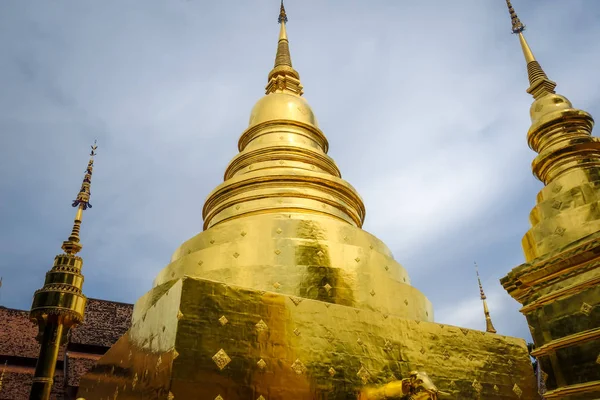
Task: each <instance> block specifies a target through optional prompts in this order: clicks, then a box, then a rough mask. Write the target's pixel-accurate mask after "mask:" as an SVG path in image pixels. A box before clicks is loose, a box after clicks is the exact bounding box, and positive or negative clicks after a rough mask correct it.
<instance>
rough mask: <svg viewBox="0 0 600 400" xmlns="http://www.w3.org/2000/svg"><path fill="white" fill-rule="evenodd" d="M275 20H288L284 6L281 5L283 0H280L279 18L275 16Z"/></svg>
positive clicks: (280, 21)
mask: <svg viewBox="0 0 600 400" xmlns="http://www.w3.org/2000/svg"><path fill="white" fill-rule="evenodd" d="M277 22H279V23H280V24H282V23H283V24H285V23H287V22H288V18H287V15H286V13H285V7H284V6H283V0H281V7H280V8H279V18H277Z"/></svg>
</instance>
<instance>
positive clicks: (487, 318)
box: [475, 263, 496, 333]
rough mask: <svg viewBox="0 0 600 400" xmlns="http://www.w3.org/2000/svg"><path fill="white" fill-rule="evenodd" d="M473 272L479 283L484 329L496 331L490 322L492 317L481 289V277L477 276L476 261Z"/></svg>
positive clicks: (491, 331)
mask: <svg viewBox="0 0 600 400" xmlns="http://www.w3.org/2000/svg"><path fill="white" fill-rule="evenodd" d="M475 272H476V273H477V282H478V283H479V295H480V297H481V301H482V302H483V314H484V315H485V331H486V332H489V333H496V328H494V324H492V317H491V316H490V310H489V309H488V305H487V297H486V296H485V293H484V291H483V285H481V278H480V277H479V268H478V267H477V263H475Z"/></svg>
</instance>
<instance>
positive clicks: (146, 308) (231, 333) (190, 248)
mask: <svg viewBox="0 0 600 400" xmlns="http://www.w3.org/2000/svg"><path fill="white" fill-rule="evenodd" d="M279 22H280V24H281V28H280V33H279V41H278V46H277V54H276V57H275V65H274V68H273V69H272V70H271V72H270V73H269V75H268V83H267V86H266V95H265V96H264V97H263V98H261V99H260V100H259V101H258V102H257V103H256V105H255V106H254V108H253V109H252V112H251V115H250V121H249V126H248V128H247V129H246V130H245V131H244V132H243V133H242V135H241V137H240V139H239V153H238V155H237V156H235V157H234V158H233V160H232V161H231V162H230V163H229V166H228V167H227V169H226V171H225V177H224V182H223V183H222V184H221V185H219V186H218V187H217V188H216V189H215V190H213V192H212V193H211V194H210V195H209V196H208V199H207V200H206V202H205V204H204V209H203V216H204V231H203V232H201V233H200V234H198V235H197V236H195V237H193V238H191V239H190V240H188V241H187V242H185V243H183V244H182V245H181V246H180V247H179V248H178V249H177V250H176V251H175V253H174V254H173V256H172V258H171V262H170V264H168V265H167V266H166V267H165V268H164V269H163V270H162V271H161V272H160V273H159V274H158V276H157V277H156V279H155V281H154V285H153V288H152V289H151V290H150V291H149V292H148V293H147V294H146V295H144V296H142V297H141V298H140V299H139V300H138V301H137V303H136V304H135V308H134V312H133V320H132V327H131V329H130V330H129V331H128V333H127V334H125V335H124V336H123V337H122V338H121V339H120V340H119V341H118V342H117V343H116V344H115V345H114V346H113V347H112V348H111V349H110V350H109V351H108V352H107V353H106V355H105V356H104V357H103V358H102V359H101V360H100V361H99V362H98V364H97V366H96V367H95V368H94V369H93V370H92V372H90V373H89V374H88V375H86V376H85V377H84V378H83V379H82V381H81V384H80V390H79V396H80V397H81V398H84V399H87V400H100V399H102V400H104V399H185V400H189V399H208V400H213V399H214V400H234V399H252V400H283V399H285V400H290V399H356V398H361V399H383V398H398V399H400V398H408V397H404V396H408V395H410V393H413V394H414V395H415V397H411V398H415V399H417V398H419V399H420V398H430V397H431V398H437V396H439V395H442V394H444V395H445V397H446V398H454V399H477V398H481V399H517V398H522V399H532V398H535V397H536V396H537V388H536V382H535V379H534V375H533V370H532V367H531V361H530V359H529V356H528V351H527V347H526V344H525V341H524V340H522V339H517V338H510V337H506V336H502V335H497V334H494V333H491V332H482V331H476V330H470V329H466V328H459V327H454V326H448V325H442V324H437V323H435V322H434V319H433V308H432V306H431V303H430V302H429V300H428V299H427V298H426V297H425V296H424V295H423V294H422V293H421V292H420V291H419V290H417V289H416V288H414V287H412V286H411V285H410V279H409V277H408V274H407V272H406V270H405V269H404V268H403V267H402V266H401V265H400V264H399V263H398V262H396V261H395V260H394V258H393V256H392V254H391V252H390V250H389V249H388V248H387V247H386V246H385V244H384V243H382V242H381V241H380V240H378V239H377V238H376V237H374V236H373V235H371V234H369V233H367V232H365V231H364V230H362V229H361V226H362V224H363V221H364V218H365V206H364V204H363V202H362V200H361V198H360V196H359V194H358V193H357V191H356V190H355V189H354V188H353V187H352V186H351V185H350V184H349V183H348V182H346V181H345V180H343V179H342V178H341V174H340V171H339V169H338V167H337V166H336V164H335V163H334V161H333V160H332V159H331V158H330V157H329V156H328V155H327V151H328V147H329V144H328V141H327V139H326V137H325V135H324V134H323V132H322V131H321V130H320V129H319V126H318V123H317V119H316V118H315V115H314V113H313V111H312V109H311V107H310V106H309V104H308V103H307V101H306V100H305V99H304V98H303V97H302V93H303V92H302V85H301V83H300V76H299V74H298V72H297V71H296V70H295V69H294V68H293V66H292V61H291V57H290V51H289V43H288V38H287V33H286V22H287V16H286V14H285V10H284V8H283V4H282V6H281V11H280V16H279ZM487 316H488V317H489V313H487ZM490 324H491V321H490ZM492 328H493V327H492ZM415 371H416V372H415ZM409 379H412V380H411V381H408V380H409ZM432 382H433V383H432ZM407 386H409V387H408V389H407ZM434 386H436V387H437V389H436V388H434ZM407 390H408V391H407ZM420 390H422V392H419V393H417V391H420ZM420 396H427V397H420Z"/></svg>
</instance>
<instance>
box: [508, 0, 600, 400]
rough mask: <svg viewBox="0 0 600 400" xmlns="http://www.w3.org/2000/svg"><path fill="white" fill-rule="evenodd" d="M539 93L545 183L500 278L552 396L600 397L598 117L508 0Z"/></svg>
mask: <svg viewBox="0 0 600 400" xmlns="http://www.w3.org/2000/svg"><path fill="white" fill-rule="evenodd" d="M507 3H508V8H509V11H510V16H511V19H512V31H513V33H515V34H516V35H517V36H518V37H519V41H520V43H521V47H522V49H523V54H524V56H525V61H526V63H527V73H528V76H529V84H530V86H529V89H527V92H528V93H530V94H531V95H532V96H533V98H534V101H533V104H532V105H531V109H530V115H531V122H532V124H531V127H530V128H529V131H528V133H527V142H528V144H529V147H530V148H531V149H532V150H534V151H535V152H536V153H538V155H537V156H536V157H535V159H534V160H533V162H532V170H533V174H534V175H535V176H536V177H537V178H538V179H539V180H540V181H541V182H542V183H543V184H544V188H543V189H542V190H541V191H540V192H539V193H538V195H537V204H536V205H535V207H534V208H533V210H532V211H531V213H530V216H529V220H530V222H531V229H530V230H529V231H528V232H527V233H526V234H525V236H524V238H523V241H522V245H523V251H524V253H525V261H526V262H525V263H524V264H522V265H520V266H518V267H516V268H515V269H513V270H512V271H511V272H510V273H509V274H508V275H507V276H506V277H504V278H503V279H502V280H501V282H502V285H503V286H504V288H505V289H506V290H507V291H508V293H509V294H510V295H511V296H512V297H513V298H514V299H515V300H517V301H518V302H520V303H521V304H522V305H523V308H521V312H522V313H523V314H524V315H525V316H526V318H527V321H528V323H529V328H530V330H531V334H532V336H533V339H534V342H535V346H536V349H535V350H534V351H533V352H532V355H533V356H534V357H536V358H537V360H538V362H539V366H540V371H539V373H538V375H539V378H540V379H541V381H542V383H543V385H544V386H545V387H546V389H547V392H546V393H544V398H546V399H567V400H569V399H598V398H600V365H598V364H600V307H599V305H600V285H599V284H600V259H599V255H600V207H599V205H600V203H599V201H600V140H599V139H598V138H596V137H593V136H591V132H592V126H593V123H594V120H593V119H592V116H591V115H590V114H588V113H587V112H585V111H582V110H578V109H576V108H574V107H573V105H572V104H571V102H570V101H569V100H568V99H567V98H566V97H564V96H561V95H559V94H556V93H555V91H554V89H555V87H556V83H554V82H553V81H551V80H550V79H549V78H548V76H547V75H546V73H545V72H544V71H543V70H542V67H541V66H540V64H539V63H538V61H537V60H536V59H535V57H534V56H533V53H532V51H531V48H530V47H529V45H528V44H527V41H526V40H525V37H524V35H523V31H524V30H525V26H524V25H523V24H522V23H521V21H520V19H519V18H518V16H517V14H516V13H515V10H514V9H513V7H512V5H511V3H510V1H509V0H507Z"/></svg>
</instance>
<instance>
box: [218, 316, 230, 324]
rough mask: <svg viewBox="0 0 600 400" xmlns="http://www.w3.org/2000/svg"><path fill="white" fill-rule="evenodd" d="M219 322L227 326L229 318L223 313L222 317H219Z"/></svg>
mask: <svg viewBox="0 0 600 400" xmlns="http://www.w3.org/2000/svg"><path fill="white" fill-rule="evenodd" d="M219 322H220V323H221V325H222V326H225V325H227V323H228V322H229V320H228V319H227V318H225V316H224V315H221V318H219Z"/></svg>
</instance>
